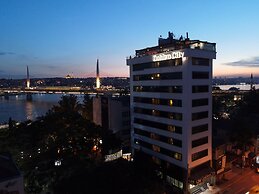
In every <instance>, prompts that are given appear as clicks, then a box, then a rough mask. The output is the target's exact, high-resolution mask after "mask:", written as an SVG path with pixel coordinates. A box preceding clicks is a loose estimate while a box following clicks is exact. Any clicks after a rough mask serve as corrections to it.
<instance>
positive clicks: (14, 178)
mask: <svg viewBox="0 0 259 194" xmlns="http://www.w3.org/2000/svg"><path fill="white" fill-rule="evenodd" d="M0 193H6V194H8V193H15V194H24V185H23V177H22V175H21V173H20V171H19V170H18V169H17V167H16V165H15V164H14V162H13V161H12V159H11V158H9V157H7V156H4V155H0Z"/></svg>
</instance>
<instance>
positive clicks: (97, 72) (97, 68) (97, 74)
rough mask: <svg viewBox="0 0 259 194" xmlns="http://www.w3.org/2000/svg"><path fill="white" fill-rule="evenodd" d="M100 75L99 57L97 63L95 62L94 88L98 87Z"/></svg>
mask: <svg viewBox="0 0 259 194" xmlns="http://www.w3.org/2000/svg"><path fill="white" fill-rule="evenodd" d="M100 85H101V83H100V75H99V59H97V64H96V89H99V88H100Z"/></svg>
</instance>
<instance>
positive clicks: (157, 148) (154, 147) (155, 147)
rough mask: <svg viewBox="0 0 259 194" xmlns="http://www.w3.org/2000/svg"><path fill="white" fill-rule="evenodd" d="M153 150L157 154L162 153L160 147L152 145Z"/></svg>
mask: <svg viewBox="0 0 259 194" xmlns="http://www.w3.org/2000/svg"><path fill="white" fill-rule="evenodd" d="M152 149H153V150H154V151H155V152H160V147H159V146H157V145H152Z"/></svg>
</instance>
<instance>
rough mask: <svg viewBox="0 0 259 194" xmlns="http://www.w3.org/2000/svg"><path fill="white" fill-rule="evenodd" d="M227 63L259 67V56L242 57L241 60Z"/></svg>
mask: <svg viewBox="0 0 259 194" xmlns="http://www.w3.org/2000/svg"><path fill="white" fill-rule="evenodd" d="M225 65H229V66H239V67H259V56H258V57H252V58H250V59H242V60H239V61H234V62H229V63H225Z"/></svg>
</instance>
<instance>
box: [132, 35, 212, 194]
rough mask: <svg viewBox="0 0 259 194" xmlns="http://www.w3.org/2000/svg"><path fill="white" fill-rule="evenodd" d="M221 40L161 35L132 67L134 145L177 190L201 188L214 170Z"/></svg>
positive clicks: (208, 180) (185, 191)
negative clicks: (215, 69)
mask: <svg viewBox="0 0 259 194" xmlns="http://www.w3.org/2000/svg"><path fill="white" fill-rule="evenodd" d="M213 59H216V44H215V43H209V42H207V41H200V40H190V39H189V38H188V33H187V37H186V38H184V37H182V36H181V37H180V38H179V39H175V38H174V35H173V33H170V32H169V34H168V38H159V40H158V45H157V46H154V47H149V48H144V49H141V50H136V53H135V56H133V57H132V56H131V57H129V58H128V59H127V65H128V66H129V67H130V94H131V97H130V98H131V99H130V102H131V126H132V128H131V146H132V151H133V153H136V152H137V153H145V155H147V156H148V157H149V158H150V159H152V160H153V161H154V162H155V163H156V164H157V166H158V167H159V168H158V169H159V170H158V171H157V172H158V173H160V175H161V176H162V177H163V178H164V179H165V180H166V181H167V182H168V183H169V184H170V185H172V187H173V188H174V189H176V190H175V191H176V193H177V192H179V193H199V192H200V191H202V190H204V189H206V186H207V185H208V183H212V182H213V178H212V177H213V176H212V169H211V165H212V164H211V163H212V153H211V152H212V142H211V141H212V140H211V139H212V87H211V83H212V62H213Z"/></svg>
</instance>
